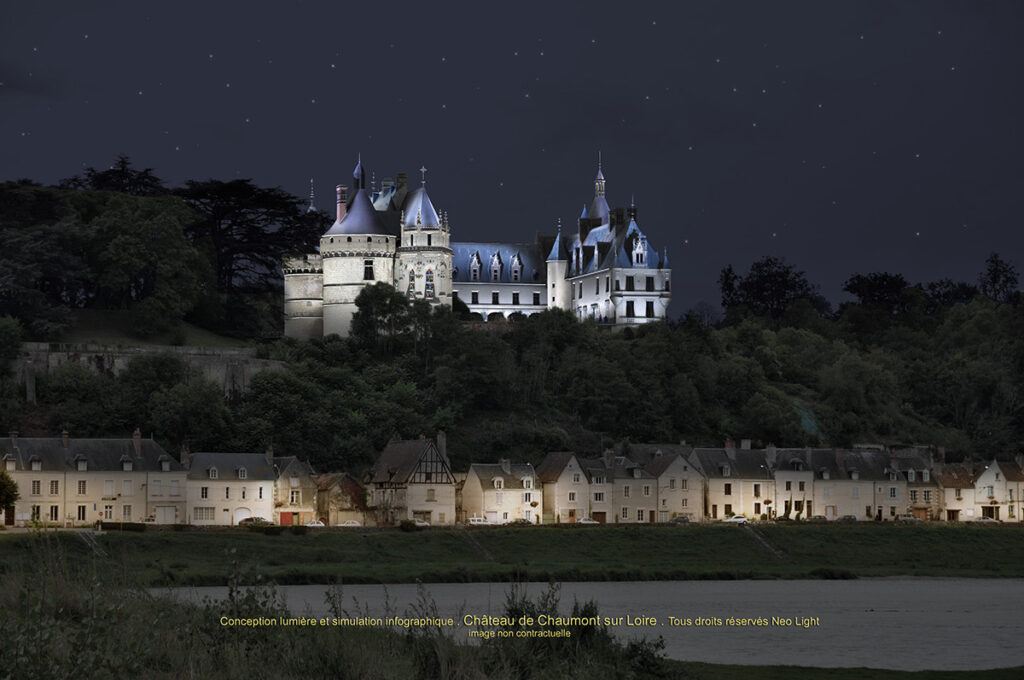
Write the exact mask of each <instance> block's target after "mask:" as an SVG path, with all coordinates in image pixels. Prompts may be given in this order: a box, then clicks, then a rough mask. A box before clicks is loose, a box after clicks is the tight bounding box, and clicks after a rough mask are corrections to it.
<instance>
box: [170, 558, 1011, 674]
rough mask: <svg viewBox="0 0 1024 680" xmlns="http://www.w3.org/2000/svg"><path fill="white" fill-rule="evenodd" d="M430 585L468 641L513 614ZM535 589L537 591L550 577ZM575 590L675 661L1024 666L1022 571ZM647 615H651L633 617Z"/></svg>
mask: <svg viewBox="0 0 1024 680" xmlns="http://www.w3.org/2000/svg"><path fill="white" fill-rule="evenodd" d="M424 587H425V589H426V591H427V593H428V594H429V597H430V598H432V599H433V601H434V602H435V603H436V605H437V610H438V612H439V613H440V614H441V615H442V616H451V617H453V618H455V619H456V625H455V626H454V627H453V629H452V633H453V635H455V636H456V639H459V640H462V639H466V640H468V639H469V633H468V631H470V630H474V629H475V628H476V627H475V626H465V625H463V619H462V617H463V616H464V615H466V614H469V615H477V616H479V615H492V616H500V615H502V614H503V613H504V602H505V595H506V592H507V590H508V585H507V584H502V583H466V584H448V583H445V584H426V585H425V586H424ZM526 587H527V592H528V594H529V595H530V596H531V597H536V596H537V595H538V594H540V593H541V592H543V591H544V590H546V588H547V585H546V584H540V583H531V584H528V585H527V586H526ZM174 590H175V592H176V593H177V594H179V595H181V596H184V597H186V598H187V599H198V598H202V597H207V596H209V597H213V598H223V597H225V595H226V589H225V588H179V589H174ZM279 592H280V594H281V595H282V596H283V597H284V599H285V602H286V604H287V606H288V608H289V610H290V611H291V612H292V613H293V614H295V615H304V614H305V615H312V616H316V617H321V616H329V615H330V612H329V611H328V608H327V605H326V600H325V592H326V588H325V587H324V586H283V587H280V588H279ZM343 597H344V603H345V608H346V611H347V612H349V614H352V615H355V614H357V613H358V614H359V615H368V616H374V617H382V618H383V617H385V616H388V615H392V616H393V615H406V614H408V612H409V607H410V606H411V605H413V604H414V603H415V602H416V601H417V597H418V593H417V586H416V585H410V584H393V585H387V586H379V585H348V586H345V587H344V589H343ZM574 600H579V601H581V602H584V601H587V600H595V601H596V602H597V603H598V610H599V613H600V615H601V616H602V617H622V622H621V624H619V625H613V626H611V629H612V630H613V632H614V633H615V634H616V635H617V636H619V637H620V638H627V637H630V636H632V637H648V638H654V637H657V636H661V637H663V638H664V640H665V654H666V655H667V656H668V657H670V658H673V659H682V660H688V661H705V662H708V663H730V664H747V665H761V664H765V665H791V664H792V665H801V666H818V667H868V668H887V669H898V670H933V669H934V670H939V669H945V670H980V669H987V668H1004V667H1008V666H1018V665H1024V645H1021V644H1020V641H1021V640H1022V639H1024V618H1022V617H1021V616H1020V615H1019V611H1018V610H1019V606H1020V603H1021V602H1024V580H1019V579H1005V580H996V579H943V578H927V579H920V578H885V579H861V580H851V581H667V582H666V581H661V582H654V581H644V582H627V583H563V584H562V585H561V600H560V601H561V607H560V608H561V610H562V613H563V614H564V615H568V614H569V612H570V611H571V609H572V603H573V601H574ZM773 617H774V619H773ZM730 618H731V619H735V620H733V621H730ZM758 618H760V619H761V621H758ZM637 619H639V620H640V624H641V625H633V626H629V625H627V624H628V623H633V622H636V621H637ZM651 619H653V620H654V621H651ZM743 619H745V620H743ZM687 620H689V623H687ZM762 622H763V623H766V624H767V625H760V624H761V623H762ZM311 632H312V631H311Z"/></svg>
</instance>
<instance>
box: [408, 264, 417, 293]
mask: <svg viewBox="0 0 1024 680" xmlns="http://www.w3.org/2000/svg"><path fill="white" fill-rule="evenodd" d="M407 293H408V295H409V299H410V300H412V299H414V298H415V297H416V272H415V271H414V270H412V269H410V270H409V289H408V291H407Z"/></svg>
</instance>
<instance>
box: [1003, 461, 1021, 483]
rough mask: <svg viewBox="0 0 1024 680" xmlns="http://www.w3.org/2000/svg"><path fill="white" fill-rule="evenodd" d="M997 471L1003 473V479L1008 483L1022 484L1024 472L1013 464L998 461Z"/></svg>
mask: <svg viewBox="0 0 1024 680" xmlns="http://www.w3.org/2000/svg"><path fill="white" fill-rule="evenodd" d="M999 469H1000V470H1002V471H1003V479H1005V480H1006V481H1008V482H1024V471H1022V470H1021V469H1020V468H1019V467H1017V465H1016V464H1015V463H1010V462H1007V461H1004V460H1001V461H999Z"/></svg>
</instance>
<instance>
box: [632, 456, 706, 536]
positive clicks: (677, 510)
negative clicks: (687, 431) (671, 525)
mask: <svg viewBox="0 0 1024 680" xmlns="http://www.w3.org/2000/svg"><path fill="white" fill-rule="evenodd" d="M689 452H690V448H689V447H687V446H686V445H685V444H633V445H631V446H630V449H629V457H630V458H631V459H632V460H634V461H636V462H637V463H639V464H641V465H643V466H644V470H646V471H647V473H648V474H650V475H651V477H652V478H653V479H654V480H655V489H656V492H655V498H656V507H657V512H658V521H659V522H669V521H671V520H673V519H676V518H678V517H685V518H687V519H688V520H690V521H700V520H703V519H704V515H703V510H704V478H703V477H702V476H701V474H700V471H699V470H697V469H696V468H695V467H694V466H693V465H692V464H691V463H690V459H689V458H688V457H687V454H688V453H689Z"/></svg>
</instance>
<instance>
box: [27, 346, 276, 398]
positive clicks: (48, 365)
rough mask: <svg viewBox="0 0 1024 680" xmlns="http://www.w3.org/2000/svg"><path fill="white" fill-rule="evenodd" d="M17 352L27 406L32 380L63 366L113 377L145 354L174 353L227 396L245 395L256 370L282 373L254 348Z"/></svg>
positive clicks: (33, 394) (65, 348) (96, 348)
mask: <svg viewBox="0 0 1024 680" xmlns="http://www.w3.org/2000/svg"><path fill="white" fill-rule="evenodd" d="M21 349H22V351H21V356H20V357H18V360H17V361H16V362H15V364H14V374H15V376H16V377H17V379H18V383H19V385H21V386H22V387H23V388H24V389H25V397H26V400H27V401H28V402H29V403H35V400H36V381H37V380H38V379H39V378H41V377H43V376H46V375H48V374H49V373H51V372H52V371H54V370H55V369H57V368H58V367H59V366H61V365H63V364H66V363H77V364H81V365H82V366H85V367H87V368H89V369H90V370H92V371H95V372H96V373H102V374H105V375H110V376H115V375H117V374H119V373H121V372H122V371H123V370H124V369H125V368H126V367H127V366H128V363H129V362H130V361H131V360H132V359H134V358H135V357H139V356H144V355H147V354H163V353H171V354H177V355H179V356H181V357H182V358H183V359H184V360H185V361H186V362H187V363H188V365H189V366H191V367H193V368H195V369H197V370H198V371H199V372H200V373H201V374H202V375H203V376H204V377H206V378H207V379H208V380H212V381H213V382H214V383H216V384H218V385H220V386H221V387H222V388H223V390H224V394H225V395H227V396H233V395H236V394H239V393H242V392H245V391H246V390H247V389H248V388H249V382H250V381H251V380H252V376H253V375H255V374H256V373H258V372H260V371H274V370H276V371H280V370H285V364H284V362H282V361H273V360H270V359H260V358H257V356H256V349H255V348H249V347H240V348H230V349H228V348H224V349H221V348H210V347H175V346H170V345H152V346H134V347H127V346H119V345H93V344H64V343H45V342H26V343H22V347H21Z"/></svg>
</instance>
